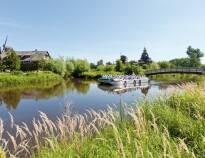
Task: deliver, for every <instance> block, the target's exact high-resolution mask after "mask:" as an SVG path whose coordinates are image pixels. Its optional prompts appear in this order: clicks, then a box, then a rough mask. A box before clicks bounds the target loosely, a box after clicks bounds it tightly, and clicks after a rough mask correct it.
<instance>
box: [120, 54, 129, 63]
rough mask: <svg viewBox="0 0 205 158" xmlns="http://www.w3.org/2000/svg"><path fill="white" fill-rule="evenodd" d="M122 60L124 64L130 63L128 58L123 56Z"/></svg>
mask: <svg viewBox="0 0 205 158" xmlns="http://www.w3.org/2000/svg"><path fill="white" fill-rule="evenodd" d="M120 60H121V61H122V63H123V64H126V63H127V62H128V58H127V56H125V55H121V56H120Z"/></svg>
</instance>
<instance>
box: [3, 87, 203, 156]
mask: <svg viewBox="0 0 205 158" xmlns="http://www.w3.org/2000/svg"><path fill="white" fill-rule="evenodd" d="M177 89H184V90H183V92H182V91H178V90H177ZM204 93H205V88H204V87H203V86H200V87H199V86H197V85H194V84H187V85H183V86H182V87H177V88H176V90H175V91H174V92H173V91H172V93H171V94H170V95H167V96H166V97H163V98H162V97H161V98H158V99H156V100H154V101H147V100H145V101H142V102H140V103H139V105H137V106H136V107H127V106H124V109H123V114H122V111H121V112H117V111H114V110H113V109H111V108H110V109H108V110H107V111H101V112H95V111H92V110H90V111H88V113H86V114H83V115H74V116H72V115H69V114H63V115H62V116H61V117H59V118H58V119H57V121H54V122H53V121H51V120H50V119H49V118H48V117H47V116H46V114H44V113H42V112H40V119H39V120H33V129H32V130H31V129H30V128H29V127H28V126H27V125H26V124H25V123H22V125H17V124H15V123H14V122H15V120H14V119H13V117H12V116H11V127H12V128H13V129H15V131H16V132H15V134H13V135H12V134H11V133H8V132H7V131H4V130H3V121H0V142H1V145H2V148H3V150H4V151H5V152H6V153H7V155H8V157H29V156H32V157H35V158H61V157H62V158H65V157H103V158H104V157H116V158H118V157H123V158H125V157H147V158H148V157H154V158H155V157H180V158H181V157H183V158H184V157H185V158H186V157H187V158H188V157H204V155H205V95H204ZM122 115H123V117H122ZM2 133H4V134H6V135H7V136H8V138H7V139H5V138H3V137H2Z"/></svg>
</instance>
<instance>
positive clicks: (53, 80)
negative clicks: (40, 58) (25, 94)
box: [0, 71, 63, 90]
mask: <svg viewBox="0 0 205 158" xmlns="http://www.w3.org/2000/svg"><path fill="white" fill-rule="evenodd" d="M62 80H63V78H62V77H61V76H59V75H57V74H54V73H52V72H45V71H44V72H41V71H38V72H37V71H36V72H10V73H5V72H4V73H3V72H2V73H0V88H1V90H4V89H5V90H6V89H10V88H11V87H12V88H24V87H26V88H37V87H39V88H48V87H52V86H54V85H56V84H59V83H60V82H61V81H62Z"/></svg>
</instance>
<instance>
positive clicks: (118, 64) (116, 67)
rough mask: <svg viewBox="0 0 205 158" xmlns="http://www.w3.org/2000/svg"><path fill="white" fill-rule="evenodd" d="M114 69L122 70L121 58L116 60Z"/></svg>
mask: <svg viewBox="0 0 205 158" xmlns="http://www.w3.org/2000/svg"><path fill="white" fill-rule="evenodd" d="M115 70H116V71H119V72H122V71H123V70H124V65H123V63H122V61H121V60H117V61H116V66H115Z"/></svg>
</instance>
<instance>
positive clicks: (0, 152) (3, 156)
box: [0, 148, 6, 158]
mask: <svg viewBox="0 0 205 158" xmlns="http://www.w3.org/2000/svg"><path fill="white" fill-rule="evenodd" d="M0 158H6V154H5V152H4V151H3V150H2V149H1V148H0Z"/></svg>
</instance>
